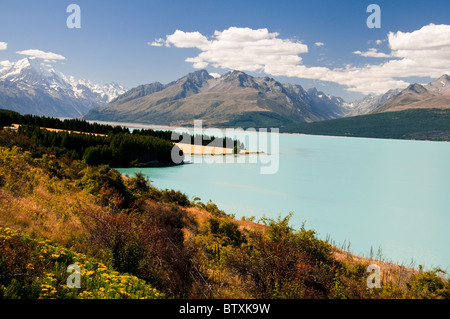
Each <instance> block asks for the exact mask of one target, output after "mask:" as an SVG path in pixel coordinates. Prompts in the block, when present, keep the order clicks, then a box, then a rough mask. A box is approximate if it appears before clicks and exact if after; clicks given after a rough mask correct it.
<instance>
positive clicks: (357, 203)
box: [119, 134, 450, 269]
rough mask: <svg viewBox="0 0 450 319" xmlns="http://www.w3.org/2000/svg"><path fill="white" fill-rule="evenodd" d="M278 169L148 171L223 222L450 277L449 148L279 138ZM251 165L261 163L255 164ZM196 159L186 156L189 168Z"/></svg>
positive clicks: (237, 166)
mask: <svg viewBox="0 0 450 319" xmlns="http://www.w3.org/2000/svg"><path fill="white" fill-rule="evenodd" d="M279 137H280V144H279V145H280V146H279V169H278V172H277V173H276V174H272V175H262V174H260V167H261V166H264V165H265V166H267V164H262V163H259V162H258V163H249V161H250V158H251V156H250V157H247V158H245V161H246V162H245V163H233V164H226V163H205V162H203V163H192V164H186V165H183V166H177V167H167V168H143V169H136V168H129V169H120V170H119V171H120V172H122V173H123V174H128V175H133V174H134V172H137V171H142V172H143V173H144V174H145V175H147V176H148V177H149V178H150V179H151V180H152V181H153V185H155V186H156V187H158V188H172V189H176V190H181V191H182V192H184V193H186V194H187V195H188V196H189V197H190V198H192V197H193V196H198V197H200V198H201V199H202V201H203V202H204V203H206V202H207V201H208V200H209V199H211V200H212V201H213V202H214V203H216V204H217V205H218V206H219V208H221V209H222V210H224V211H226V212H227V213H234V214H236V217H237V218H240V217H242V216H247V217H249V216H256V217H257V219H258V218H259V217H262V216H267V217H277V216H279V215H280V214H281V215H283V216H285V215H287V214H288V213H289V212H293V213H294V216H293V219H292V221H291V222H292V224H293V225H294V226H297V227H299V226H300V225H301V224H302V222H306V228H312V229H315V230H316V232H317V233H318V235H319V237H320V238H323V239H325V238H326V237H327V235H329V236H330V237H331V239H332V240H334V242H335V243H336V245H338V246H339V245H340V244H343V243H346V245H347V244H348V243H350V245H351V246H350V250H351V251H352V252H353V253H355V254H359V255H364V256H368V255H369V252H370V250H371V248H373V250H374V251H375V252H376V251H377V250H378V248H379V247H381V250H382V254H383V258H384V259H385V260H388V261H393V262H397V263H402V264H405V265H410V264H411V262H414V266H415V267H417V266H418V265H419V264H420V265H423V266H425V267H426V268H431V267H434V266H440V267H441V268H443V269H445V268H447V269H450V249H449V247H450V165H449V164H450V143H442V142H422V141H399V140H381V139H362V138H361V139H360V138H340V137H322V136H302V135H284V134H282V135H280V136H279ZM252 156H253V157H255V156H256V155H252ZM198 159H199V158H193V157H187V160H190V161H191V162H198Z"/></svg>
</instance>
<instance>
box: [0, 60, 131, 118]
mask: <svg viewBox="0 0 450 319" xmlns="http://www.w3.org/2000/svg"><path fill="white" fill-rule="evenodd" d="M125 91H126V88H125V87H123V86H121V85H119V84H117V83H110V84H105V85H102V84H96V83H92V82H91V81H89V80H84V79H81V80H76V79H75V78H74V77H72V76H69V77H67V76H65V75H64V74H62V73H60V72H57V71H55V69H53V67H52V66H51V65H49V64H46V63H41V62H40V60H39V59H36V58H31V57H27V58H24V59H21V60H19V61H17V62H15V63H12V64H11V65H10V66H8V67H5V68H3V69H1V70H0V108H8V109H13V110H15V111H18V112H20V113H30V114H36V115H46V116H69V117H72V116H80V115H83V114H84V113H86V112H87V111H89V110H90V109H91V108H93V107H97V106H102V105H106V104H107V103H109V102H110V101H111V100H113V99H114V98H116V97H117V96H119V95H120V94H122V93H124V92H125Z"/></svg>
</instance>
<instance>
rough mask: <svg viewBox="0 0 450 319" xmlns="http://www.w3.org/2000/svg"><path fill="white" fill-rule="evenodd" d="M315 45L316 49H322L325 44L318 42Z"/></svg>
mask: <svg viewBox="0 0 450 319" xmlns="http://www.w3.org/2000/svg"><path fill="white" fill-rule="evenodd" d="M314 45H315V46H316V47H321V46H324V45H325V43H323V42H316V43H314Z"/></svg>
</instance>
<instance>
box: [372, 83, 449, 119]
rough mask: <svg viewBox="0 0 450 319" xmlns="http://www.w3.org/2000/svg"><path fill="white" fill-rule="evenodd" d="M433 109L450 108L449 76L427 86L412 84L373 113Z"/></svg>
mask: <svg viewBox="0 0 450 319" xmlns="http://www.w3.org/2000/svg"><path fill="white" fill-rule="evenodd" d="M431 108H437V109H449V108H450V77H449V76H448V75H443V76H441V77H440V78H439V79H437V80H435V81H433V82H430V83H428V84H426V85H421V84H417V83H415V84H411V85H409V86H408V87H407V88H406V89H404V90H402V91H401V92H400V93H399V94H397V95H395V96H393V97H391V98H390V99H388V100H387V101H386V102H384V103H383V104H381V105H380V106H379V107H377V108H376V109H374V110H373V111H371V113H381V112H395V111H404V110H410V109H431Z"/></svg>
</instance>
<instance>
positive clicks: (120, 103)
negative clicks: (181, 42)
mask: <svg viewBox="0 0 450 319" xmlns="http://www.w3.org/2000/svg"><path fill="white" fill-rule="evenodd" d="M346 112H347V109H346V103H345V102H344V101H343V100H342V99H340V98H336V97H332V96H328V95H326V94H324V93H323V92H320V91H317V90H316V89H310V90H307V91H305V90H304V89H303V88H302V87H301V86H299V85H291V84H281V83H279V82H277V81H275V80H274V79H271V78H268V77H262V78H257V77H252V76H250V75H247V74H245V73H243V72H240V71H232V72H229V73H227V74H224V75H223V76H221V77H218V78H214V77H212V76H211V75H209V74H208V72H207V71H206V70H201V71H196V72H193V73H190V74H188V75H187V76H185V77H183V78H181V79H179V80H177V81H174V82H171V83H169V84H166V85H163V84H161V83H158V82H156V83H152V84H147V85H142V86H139V87H136V88H134V89H131V90H130V91H128V92H126V93H124V94H122V95H121V96H119V97H117V98H116V99H115V100H113V101H111V103H109V104H108V105H106V106H104V107H100V108H95V109H93V110H91V111H90V112H89V113H88V114H86V115H85V116H84V117H83V118H84V119H86V120H101V121H120V122H137V123H146V124H159V125H175V126H183V125H190V126H192V125H193V121H194V120H195V119H202V120H203V124H204V125H205V126H228V127H230V126H234V125H235V124H237V123H239V124H240V125H242V126H243V127H245V128H246V127H250V126H253V127H268V126H269V125H271V126H282V125H285V124H287V123H293V122H304V121H307V122H310V121H319V120H323V119H331V118H337V117H341V116H343V115H344V114H345V113H346Z"/></svg>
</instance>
